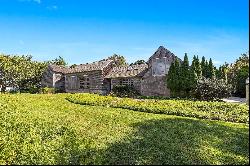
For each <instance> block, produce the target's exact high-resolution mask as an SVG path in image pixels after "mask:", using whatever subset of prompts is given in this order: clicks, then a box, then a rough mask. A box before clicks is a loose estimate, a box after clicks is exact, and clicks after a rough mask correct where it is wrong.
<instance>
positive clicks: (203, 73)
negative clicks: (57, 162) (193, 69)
mask: <svg viewBox="0 0 250 166" xmlns="http://www.w3.org/2000/svg"><path fill="white" fill-rule="evenodd" d="M201 71H202V76H203V77H206V58H205V57H204V56H202V59H201Z"/></svg>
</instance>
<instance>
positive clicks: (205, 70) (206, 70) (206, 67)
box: [202, 60, 209, 78]
mask: <svg viewBox="0 0 250 166" xmlns="http://www.w3.org/2000/svg"><path fill="white" fill-rule="evenodd" d="M208 70H209V67H208V61H207V60H206V61H205V66H204V71H202V73H204V74H203V76H204V77H205V78H208V77H209V73H208Z"/></svg>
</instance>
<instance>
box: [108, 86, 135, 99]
mask: <svg viewBox="0 0 250 166" xmlns="http://www.w3.org/2000/svg"><path fill="white" fill-rule="evenodd" d="M139 94H140V93H139V92H138V91H137V90H136V89H135V88H134V87H133V86H128V85H116V86H115V87H114V88H113V89H112V92H111V93H110V95H111V96H116V97H136V96H138V95H139Z"/></svg>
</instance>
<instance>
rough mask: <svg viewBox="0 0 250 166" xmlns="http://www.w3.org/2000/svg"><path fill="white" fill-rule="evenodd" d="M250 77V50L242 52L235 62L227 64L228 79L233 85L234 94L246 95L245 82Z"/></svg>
mask: <svg viewBox="0 0 250 166" xmlns="http://www.w3.org/2000/svg"><path fill="white" fill-rule="evenodd" d="M247 77H249V52H247V53H245V54H242V55H241V56H240V57H239V58H238V59H237V60H236V61H235V62H234V63H232V64H230V65H229V66H227V79H228V82H229V83H230V84H232V86H233V94H234V95H235V96H238V97H245V90H243V89H245V82H246V78H247Z"/></svg>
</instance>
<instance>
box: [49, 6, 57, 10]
mask: <svg viewBox="0 0 250 166" xmlns="http://www.w3.org/2000/svg"><path fill="white" fill-rule="evenodd" d="M47 9H49V10H57V9H58V6H56V5H53V6H47Z"/></svg>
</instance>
